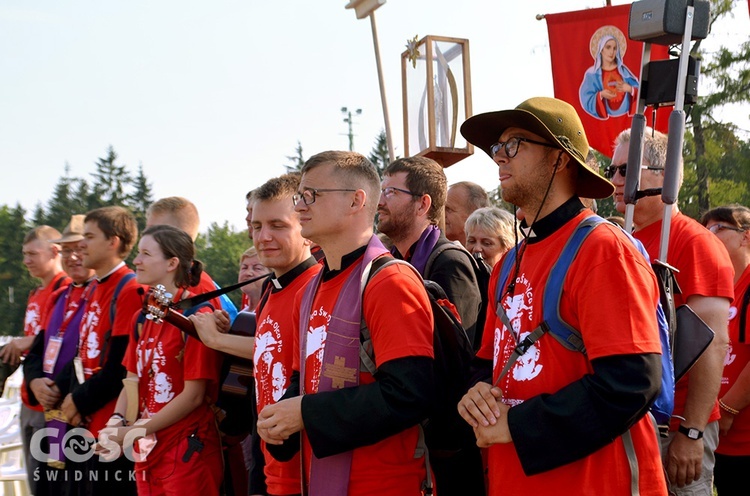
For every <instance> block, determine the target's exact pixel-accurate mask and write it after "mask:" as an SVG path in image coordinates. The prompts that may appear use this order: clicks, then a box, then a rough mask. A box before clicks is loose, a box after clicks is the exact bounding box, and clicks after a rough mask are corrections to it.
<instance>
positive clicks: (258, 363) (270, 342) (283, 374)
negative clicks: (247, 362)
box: [253, 315, 289, 405]
mask: <svg viewBox="0 0 750 496" xmlns="http://www.w3.org/2000/svg"><path fill="white" fill-rule="evenodd" d="M258 330H259V331H260V334H257V335H256V336H255V353H254V354H253V361H254V363H255V375H256V377H257V383H258V387H257V388H256V390H255V396H256V400H257V401H258V404H259V405H269V404H273V403H276V402H277V401H279V400H280V399H281V397H282V396H283V395H284V393H285V392H286V389H287V388H288V387H289V384H288V381H287V377H288V372H289V371H288V370H287V369H286V367H284V364H283V363H282V362H281V360H280V358H281V356H282V352H283V347H284V341H283V339H282V335H281V329H280V327H279V323H278V322H276V321H275V320H273V319H272V318H271V316H270V315H269V316H267V317H266V318H265V319H263V321H262V322H261V323H260V325H258Z"/></svg>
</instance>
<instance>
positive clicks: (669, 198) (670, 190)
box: [659, 5, 695, 263]
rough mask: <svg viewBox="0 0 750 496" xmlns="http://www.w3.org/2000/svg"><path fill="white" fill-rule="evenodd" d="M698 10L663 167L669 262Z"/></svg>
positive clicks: (685, 46) (662, 250) (662, 254)
mask: <svg viewBox="0 0 750 496" xmlns="http://www.w3.org/2000/svg"><path fill="white" fill-rule="evenodd" d="M694 14H695V8H694V7H693V6H692V5H688V7H687V14H686V18H685V32H684V33H683V36H682V51H681V53H680V65H679V71H678V75H677V88H676V91H677V93H676V98H675V105H674V110H673V111H672V113H671V114H670V116H669V135H668V137H667V160H666V163H665V164H664V186H663V187H662V193H661V199H662V201H663V202H664V220H663V221H662V230H661V241H660V246H659V260H660V261H661V262H664V263H666V262H667V251H668V248H669V231H670V228H671V223H672V208H673V206H674V204H675V202H676V201H677V192H678V190H679V184H678V183H679V170H680V162H681V161H682V144H683V140H684V138H685V111H684V110H683V107H684V104H685V84H686V79H687V71H688V58H689V57H690V39H691V38H692V34H693V16H694Z"/></svg>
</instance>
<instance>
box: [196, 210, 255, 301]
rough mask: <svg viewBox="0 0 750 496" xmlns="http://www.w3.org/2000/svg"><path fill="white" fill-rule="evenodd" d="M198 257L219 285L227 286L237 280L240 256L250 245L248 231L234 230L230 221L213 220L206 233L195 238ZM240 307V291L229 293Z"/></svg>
mask: <svg viewBox="0 0 750 496" xmlns="http://www.w3.org/2000/svg"><path fill="white" fill-rule="evenodd" d="M195 246H196V249H197V250H196V251H197V258H198V260H200V261H201V262H203V266H204V268H205V269H206V271H207V272H208V273H209V274H210V275H211V277H212V278H213V280H214V281H216V282H217V283H218V284H219V286H221V287H225V286H229V285H231V284H235V283H236V282H237V275H238V273H239V266H240V256H242V253H243V252H244V251H245V250H246V249H247V248H248V247H249V246H250V241H249V240H248V239H247V232H246V231H244V230H242V231H236V232H235V231H234V230H232V229H231V228H230V227H229V223H228V222H224V224H223V225H219V224H217V223H216V222H212V223H211V225H210V226H208V232H207V233H206V234H199V235H198V239H196V240H195ZM228 296H229V297H230V298H231V299H232V301H233V302H234V304H235V305H237V306H238V307H239V304H240V300H241V298H242V296H241V294H240V292H239V291H233V292H232V293H230V294H229V295H228Z"/></svg>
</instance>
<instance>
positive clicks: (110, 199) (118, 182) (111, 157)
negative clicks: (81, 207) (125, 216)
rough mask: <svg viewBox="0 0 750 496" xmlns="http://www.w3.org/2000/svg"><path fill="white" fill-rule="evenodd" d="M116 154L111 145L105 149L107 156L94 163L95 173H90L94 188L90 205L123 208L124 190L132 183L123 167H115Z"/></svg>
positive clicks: (125, 199)
mask: <svg viewBox="0 0 750 496" xmlns="http://www.w3.org/2000/svg"><path fill="white" fill-rule="evenodd" d="M116 160H117V153H115V150H114V148H112V145H110V146H109V148H108V149H107V156H106V157H105V158H99V159H98V160H97V162H96V172H94V173H92V174H91V175H92V177H93V178H94V186H93V191H92V197H91V201H92V203H97V201H98V202H99V203H100V205H98V206H100V207H103V206H105V205H121V206H125V205H126V202H127V199H128V195H127V193H126V192H125V188H126V187H127V186H129V185H130V184H131V182H132V180H131V178H130V174H128V171H127V169H126V167H125V166H124V165H116V164H115V161H116Z"/></svg>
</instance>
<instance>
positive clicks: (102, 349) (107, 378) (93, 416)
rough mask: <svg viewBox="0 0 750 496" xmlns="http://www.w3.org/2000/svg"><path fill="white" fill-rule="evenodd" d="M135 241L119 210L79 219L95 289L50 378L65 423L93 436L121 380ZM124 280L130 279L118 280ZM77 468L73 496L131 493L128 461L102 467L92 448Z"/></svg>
mask: <svg viewBox="0 0 750 496" xmlns="http://www.w3.org/2000/svg"><path fill="white" fill-rule="evenodd" d="M137 238H138V225H137V223H136V220H135V217H133V214H131V213H130V211H128V210H127V209H125V208H123V207H114V206H113V207H103V208H98V209H96V210H92V211H90V212H88V213H87V214H86V217H85V218H84V229H83V240H81V241H80V244H79V246H80V248H81V252H82V256H83V266H84V267H86V268H89V269H93V270H94V272H95V273H96V286H95V288H94V290H93V292H92V294H91V296H90V298H89V300H88V302H87V305H86V308H85V310H84V315H83V318H82V319H81V327H80V331H79V346H78V356H77V357H76V358H74V359H73V362H71V364H70V365H69V366H67V367H66V368H65V369H64V370H63V372H62V373H61V374H60V375H59V376H58V377H57V378H56V379H55V380H56V384H57V386H58V388H59V389H60V392H61V395H62V396H63V397H64V400H63V403H62V407H61V409H62V411H63V414H64V415H65V417H66V418H67V419H68V422H69V423H70V424H72V425H73V426H77V425H80V424H83V425H84V426H85V427H86V428H87V429H88V430H89V431H90V432H91V434H92V435H93V436H94V438H97V437H98V436H99V430H101V429H102V428H103V427H104V426H105V425H106V423H107V420H109V418H110V416H111V415H112V412H113V411H114V407H115V403H116V401H117V397H118V396H119V394H120V390H121V389H122V379H123V378H124V377H125V367H124V365H123V360H124V357H125V351H126V350H127V347H128V339H129V337H130V335H131V333H132V328H131V326H130V322H131V320H132V317H133V314H135V313H136V312H138V311H139V310H140V309H141V307H142V302H141V295H140V294H139V292H142V291H143V289H142V287H141V286H140V285H139V284H138V283H137V282H136V281H135V277H133V275H134V274H133V271H132V270H130V269H129V268H128V266H127V265H125V259H126V258H127V256H128V255H129V254H130V250H131V249H132V248H133V245H134V244H135V242H136V241H137ZM126 277H128V278H130V279H129V280H127V281H126V282H123V280H124V278H126ZM118 287H119V288H120V290H119V294H117V295H115V291H116V290H117V288H118ZM115 296H116V298H117V299H116V301H115V302H114V307H113V306H112V299H113V298H114V297H115ZM113 310H114V312H113ZM112 314H113V315H114V320H111V317H112ZM81 465H82V466H76V467H75V469H76V470H79V469H80V470H81V475H82V480H81V483H80V486H79V487H77V488H76V489H77V492H78V494H81V495H87V496H88V495H99V494H106V495H108V496H111V495H118V494H123V495H126V494H133V493H134V492H135V485H134V484H133V480H131V478H130V471H131V470H132V469H133V463H132V462H130V461H129V460H128V459H127V458H125V457H121V458H119V459H118V460H116V461H114V462H110V463H107V462H104V461H101V460H99V457H98V456H95V455H93V449H92V456H91V457H90V458H89V459H88V460H86V461H85V462H83V464H81Z"/></svg>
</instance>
